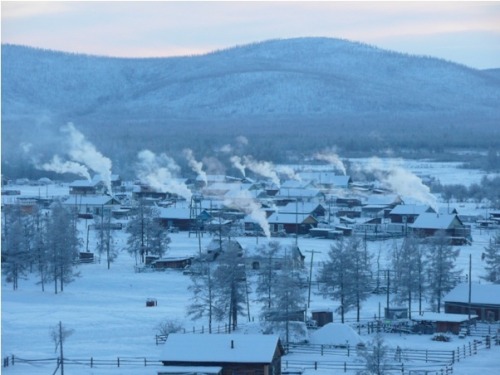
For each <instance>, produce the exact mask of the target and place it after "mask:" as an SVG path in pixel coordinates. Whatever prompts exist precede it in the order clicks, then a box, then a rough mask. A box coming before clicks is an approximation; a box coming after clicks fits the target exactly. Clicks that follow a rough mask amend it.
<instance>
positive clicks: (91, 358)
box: [90, 357, 94, 368]
mask: <svg viewBox="0 0 500 375" xmlns="http://www.w3.org/2000/svg"><path fill="white" fill-rule="evenodd" d="M92 367H94V358H93V357H90V368H92Z"/></svg>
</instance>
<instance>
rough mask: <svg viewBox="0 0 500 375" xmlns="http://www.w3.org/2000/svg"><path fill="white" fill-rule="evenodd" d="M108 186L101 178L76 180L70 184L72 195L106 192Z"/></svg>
mask: <svg viewBox="0 0 500 375" xmlns="http://www.w3.org/2000/svg"><path fill="white" fill-rule="evenodd" d="M105 190H106V186H105V185H104V182H102V181H101V180H100V179H97V178H93V179H92V180H76V181H73V182H72V183H70V184H69V193H70V194H71V195H99V194H104V193H105Z"/></svg>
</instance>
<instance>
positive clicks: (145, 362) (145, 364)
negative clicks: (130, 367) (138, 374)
mask: <svg viewBox="0 0 500 375" xmlns="http://www.w3.org/2000/svg"><path fill="white" fill-rule="evenodd" d="M147 365H148V360H147V359H146V358H144V367H146V366H147Z"/></svg>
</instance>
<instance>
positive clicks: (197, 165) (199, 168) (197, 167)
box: [183, 148, 208, 185]
mask: <svg viewBox="0 0 500 375" xmlns="http://www.w3.org/2000/svg"><path fill="white" fill-rule="evenodd" d="M183 154H184V156H185V157H186V159H187V161H188V164H189V166H190V167H191V169H192V170H193V172H195V173H196V174H197V175H198V176H199V177H200V178H201V179H202V180H203V182H204V183H205V185H207V181H208V180H207V174H206V173H205V171H204V170H203V163H202V162H201V161H196V159H195V158H194V155H193V151H192V150H191V149H189V148H186V149H184V150H183Z"/></svg>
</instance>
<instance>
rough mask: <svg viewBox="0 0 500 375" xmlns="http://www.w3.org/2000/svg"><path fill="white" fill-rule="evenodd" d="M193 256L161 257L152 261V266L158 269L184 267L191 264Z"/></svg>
mask: <svg viewBox="0 0 500 375" xmlns="http://www.w3.org/2000/svg"><path fill="white" fill-rule="evenodd" d="M192 260H193V258H192V257H170V258H160V259H157V260H153V261H152V262H151V267H152V268H153V269H155V270H157V271H161V270H165V269H184V268H186V267H187V266H190V265H191V262H192Z"/></svg>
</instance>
